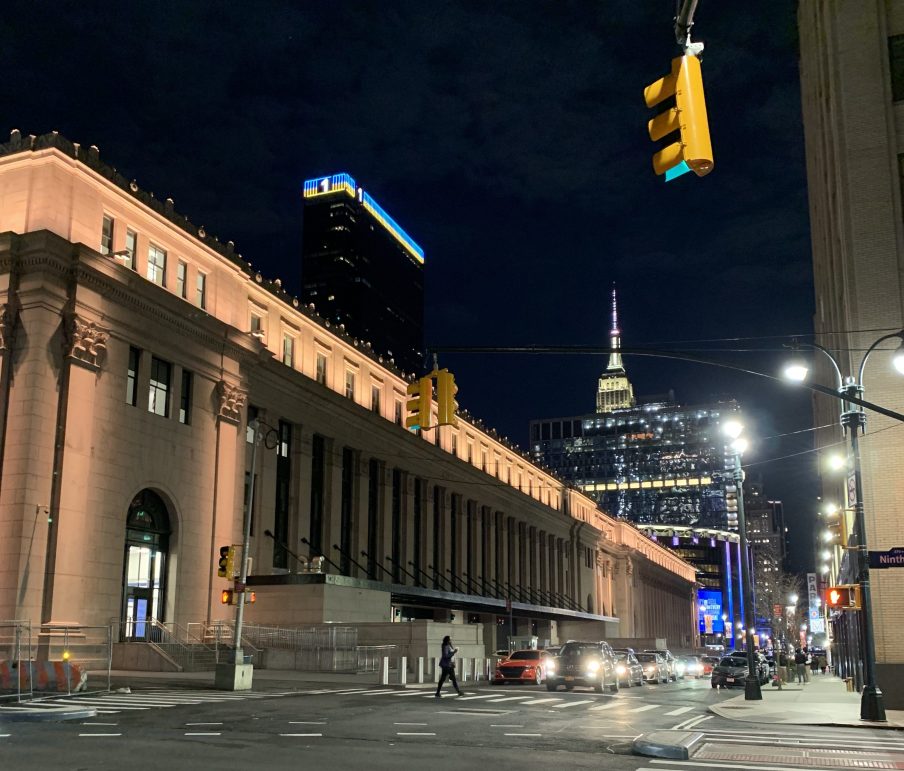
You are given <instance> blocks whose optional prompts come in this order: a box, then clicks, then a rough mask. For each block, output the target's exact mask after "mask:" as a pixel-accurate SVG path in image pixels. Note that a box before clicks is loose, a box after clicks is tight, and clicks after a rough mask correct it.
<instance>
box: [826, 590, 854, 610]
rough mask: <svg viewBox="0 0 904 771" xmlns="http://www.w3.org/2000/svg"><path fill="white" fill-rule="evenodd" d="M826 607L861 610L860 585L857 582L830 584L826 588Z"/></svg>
mask: <svg viewBox="0 0 904 771" xmlns="http://www.w3.org/2000/svg"><path fill="white" fill-rule="evenodd" d="M826 607H828V608H830V609H831V610H859V609H860V587H859V586H858V585H857V584H843V585H842V586H830V587H829V588H828V589H826Z"/></svg>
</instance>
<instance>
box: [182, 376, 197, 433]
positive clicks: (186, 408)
mask: <svg viewBox="0 0 904 771" xmlns="http://www.w3.org/2000/svg"><path fill="white" fill-rule="evenodd" d="M193 381H194V378H193V377H192V373H191V372H189V371H188V370H185V369H183V370H182V387H181V389H180V392H179V422H180V423H182V424H184V425H186V426H187V425H188V424H189V423H191V401H192V400H191V393H192V383H193Z"/></svg>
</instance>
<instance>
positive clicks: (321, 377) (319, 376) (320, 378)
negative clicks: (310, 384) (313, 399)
mask: <svg viewBox="0 0 904 771" xmlns="http://www.w3.org/2000/svg"><path fill="white" fill-rule="evenodd" d="M315 379H316V380H317V382H318V383H320V384H321V385H326V356H324V355H323V354H322V353H318V354H317V371H316V374H315Z"/></svg>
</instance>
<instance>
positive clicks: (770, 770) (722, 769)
mask: <svg viewBox="0 0 904 771" xmlns="http://www.w3.org/2000/svg"><path fill="white" fill-rule="evenodd" d="M650 762H651V763H656V764H657V765H662V766H694V767H695V768H711V769H718V771H729V770H730V769H743V770H744V771H800V766H753V765H748V764H745V763H726V762H725V761H724V760H719V761H713V762H712V763H708V762H700V761H696V760H658V759H654V760H651V761H650ZM713 763H715V764H716V765H713ZM808 768H809V766H808ZM637 771H641V770H640V769H637ZM649 771H660V770H659V769H649ZM811 771H831V769H828V768H817V767H814V768H812V769H811Z"/></svg>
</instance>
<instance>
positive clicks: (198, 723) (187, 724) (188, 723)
mask: <svg viewBox="0 0 904 771" xmlns="http://www.w3.org/2000/svg"><path fill="white" fill-rule="evenodd" d="M185 725H223V724H222V723H186V724H185Z"/></svg>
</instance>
